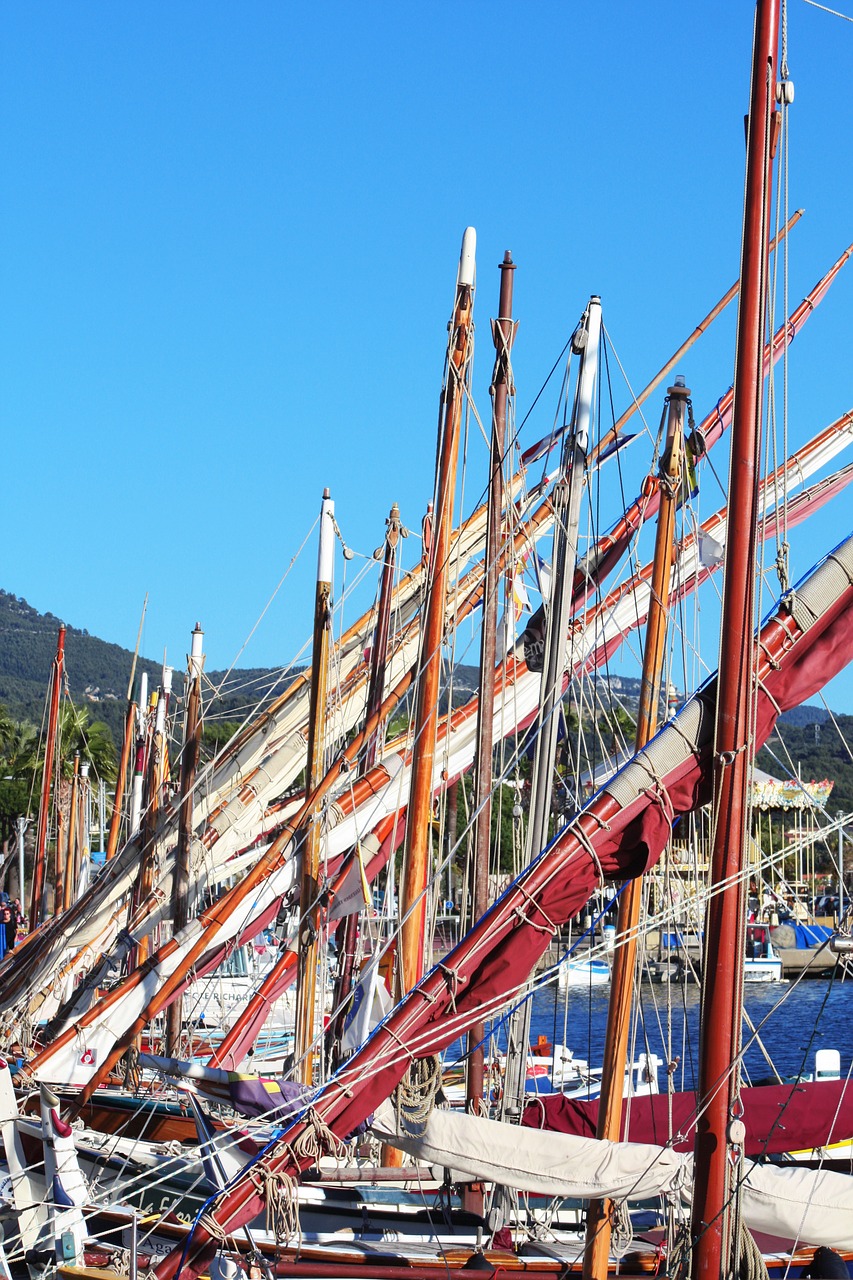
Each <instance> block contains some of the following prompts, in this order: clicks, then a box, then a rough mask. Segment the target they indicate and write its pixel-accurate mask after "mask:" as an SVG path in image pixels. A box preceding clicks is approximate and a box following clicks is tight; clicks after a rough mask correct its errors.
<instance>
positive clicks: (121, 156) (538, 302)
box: [0, 0, 853, 712]
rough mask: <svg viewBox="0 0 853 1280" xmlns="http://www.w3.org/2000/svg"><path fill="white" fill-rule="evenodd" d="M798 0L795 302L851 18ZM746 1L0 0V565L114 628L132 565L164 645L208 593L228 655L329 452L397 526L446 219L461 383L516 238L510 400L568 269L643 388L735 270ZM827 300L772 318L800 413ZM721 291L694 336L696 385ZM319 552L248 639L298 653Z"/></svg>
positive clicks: (104, 627)
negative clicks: (0, 465)
mask: <svg viewBox="0 0 853 1280" xmlns="http://www.w3.org/2000/svg"><path fill="white" fill-rule="evenodd" d="M842 3H844V4H846V0H838V5H837V6H833V7H842ZM791 4H792V7H791V13H790V64H791V73H792V76H793V78H794V81H795V84H796V91H797V96H796V102H795V106H794V108H793V112H792V130H791V183H790V198H791V207H792V208H794V207H796V206H798V205H803V206H805V207H806V210H807V214H806V217H805V218H804V219H803V221H802V222H801V224H800V226H799V227H798V228H797V230H796V233H795V235H794V236H793V237H792V243H791V300H792V303H793V302H795V301H796V300H798V299H799V298H800V297H801V296H802V295H803V293H804V292H805V291H806V290H807V289H808V288H809V287H810V286H811V285H812V283H813V282H814V281H815V280H816V279H817V278H818V277H819V276H820V275H821V274H822V273H823V271H824V270H825V268H826V267H827V266H828V265H829V263H830V262H832V261H833V260H834V258H835V257H837V256H838V254H839V253H840V251H841V250H842V249H843V248H844V247H845V246H846V245H847V243H848V242H849V241H850V240H853V219H851V217H850V208H851V195H853V191H851V177H850V166H849V138H850V132H851V128H850V127H851V105H850V94H849V69H850V65H851V54H853V24H848V23H846V22H842V21H840V20H839V19H838V18H834V17H831V16H830V15H829V14H827V13H824V12H820V11H819V10H817V9H815V8H812V7H808V6H807V5H806V4H805V3H803V0H791ZM847 7H850V6H849V5H848V6H847ZM851 12H853V8H851ZM751 30H752V6H751V4H749V3H748V0H743V2H742V3H734V2H733V0H724V2H723V3H720V4H717V5H712V6H702V7H701V8H700V7H699V6H694V5H684V4H683V3H657V4H654V5H638V4H635V3H629V2H627V0H622V2H620V3H599V4H592V5H577V6H574V5H568V4H565V3H562V4H559V3H553V2H552V0H542V2H540V3H537V4H535V5H524V6H520V5H510V4H506V3H500V2H497V3H496V2H491V3H484V2H471V3H467V4H465V5H458V4H457V5H451V4H448V3H443V2H441V0H437V2H434V3H431V4H426V5H414V4H405V3H404V4H399V3H398V4H390V3H385V4H360V5H355V4H351V3H349V4H344V3H320V4H317V5H314V6H308V5H295V4H286V3H271V2H270V3H253V2H252V0H247V2H244V3H241V4H239V5H236V4H225V3H215V2H211V0H205V3H203V4H202V3H191V2H189V0H185V2H183V3H181V4H177V5H176V4H166V3H162V2H158V0H149V3H147V4H145V5H130V4H116V3H109V4H108V3H80V4H75V5H69V4H65V3H40V4H38V5H27V4H23V3H20V2H19V3H10V4H7V5H5V6H3V8H2V11H0V59H2V63H1V64H0V146H2V155H1V156H0V163H2V173H3V193H2V198H0V240H2V257H1V258H0V260H1V261H2V277H0V287H1V288H2V300H3V307H2V319H0V326H2V341H0V365H2V368H0V377H2V401H0V404H2V417H3V425H4V433H3V434H4V440H5V451H4V480H5V483H4V486H3V496H4V503H3V514H4V537H3V545H4V548H5V553H6V554H5V557H4V562H3V568H2V573H0V586H2V587H4V588H5V589H7V590H10V591H13V592H15V593H16V594H18V595H23V596H25V597H26V598H27V599H28V600H29V601H30V603H32V604H33V605H35V606H36V607H38V608H40V609H43V610H51V611H53V612H54V613H56V614H58V615H60V616H62V617H64V618H65V619H66V620H67V621H68V622H70V623H73V624H75V625H78V626H85V627H88V629H89V630H90V631H91V632H93V633H95V634H98V635H100V636H103V637H104V638H106V639H110V640H114V641H117V642H119V643H121V644H124V645H127V646H132V645H133V642H134V639H135V635H136V627H137V622H138V617H139V611H140V607H141V603H142V599H143V596H144V594H145V592H146V591H148V592H149V593H150V606H149V613H148V620H147V623H146V629H145V634H144V640H143V650H144V652H145V653H146V654H147V655H148V656H151V657H159V656H160V655H161V654H162V651H163V648H164V646H165V647H167V648H168V651H169V654H170V658H171V660H173V661H174V662H176V663H178V664H181V663H182V662H183V654H184V653H185V651H186V648H187V644H188V635H189V631H190V629H191V627H192V625H193V623H194V622H195V620H196V619H197V618H198V619H200V620H201V621H202V623H203V625H204V627H205V630H206V632H207V652H208V664H209V665H210V666H213V667H224V666H227V665H229V664H230V662H231V661H232V659H233V658H234V656H235V654H236V653H237V651H238V650H239V649H240V646H241V645H242V644H243V641H244V639H245V637H246V635H247V633H248V632H249V630H250V628H251V627H252V625H253V624H254V622H255V620H256V618H257V617H258V615H259V613H260V611H261V609H262V607H263V605H264V603H265V602H266V600H267V598H268V596H269V595H270V593H271V592H272V591H273V589H274V588H275V585H276V583H277V582H278V581H279V579H280V578H281V576H282V574H283V573H284V571H285V569H286V567H287V565H288V563H289V561H290V559H291V557H292V556H293V555H294V553H295V552H296V551H297V549H298V547H299V545H300V544H301V543H302V541H303V539H304V538H305V536H306V534H307V533H308V531H309V530H310V528H311V525H312V523H313V521H314V519H315V516H316V512H317V508H318V504H319V499H320V495H321V492H322V489H323V486H324V485H329V486H330V488H331V490H332V493H333V496H334V497H335V499H336V502H337V512H338V520H339V523H340V525H341V528H342V530H343V533H344V536H345V537H346V539H347V541H348V542H349V543H351V545H352V546H353V547H354V548H355V549H356V550H357V551H358V552H359V553H365V554H369V553H370V552H371V551H372V550H373V548H374V547H375V546H376V545H377V544H378V543H379V541H380V540H381V534H382V529H383V524H384V519H385V516H386V514H387V511H388V508H389V505H390V503H391V502H392V501H394V500H396V501H398V502H399V503H400V506H401V510H402V513H403V517H404V519H405V520H406V521H407V522H408V523H409V524H411V525H412V526H413V527H415V528H417V527H418V526H419V522H420V516H421V513H422V510H423V507H424V504H425V502H426V499H427V497H428V495H429V492H430V490H431V486H432V470H433V461H434V447H435V446H434V433H435V421H436V408H437V396H438V391H439V385H440V378H441V367H442V359H443V346H444V341H445V325H446V322H447V318H448V313H449V308H450V304H451V301H452V290H453V281H454V274H455V267H456V257H457V254H458V247H459V240H460V236H461V232H462V230H463V228H464V226H465V225H466V224H468V223H472V224H474V225H475V226H476V227H477V230H478V233H479V253H478V264H479V267H478V297H477V316H478V324H479V330H478V332H479V360H478V364H477V373H476V381H475V393H476V397H477V401H478V404H479V406H480V410H481V412H482V413H483V414H484V416H485V415H486V414H487V412H488V394H487V388H488V383H489V375H490V372H491V364H492V348H491V342H490V339H489V332H488V323H487V321H488V318H489V316H490V315H492V314H493V313H494V309H495V302H496V296H497V270H496V267H497V263H498V262H499V260H500V258H501V256H502V254H503V251H504V249H505V248H510V249H512V251H513V253H514V256H515V259H516V261H517V263H518V264H519V269H518V272H517V274H516V314H517V315H518V316H519V317H520V320H521V327H520V330H519V336H518V342H517V347H516V355H515V370H516V378H517V384H518V404H519V416H521V414H523V413H524V412H525V410H526V407H527V406H528V405H529V403H530V401H531V400H532V398H533V396H534V395H535V393H536V391H537V390H538V389H539V386H540V383H541V381H542V378H543V376H544V374H545V372H546V371H547V370H548V368H549V367H550V365H551V363H552V361H553V360H554V358H555V357H556V355H557V353H558V352H559V350H560V349H561V347H562V345H563V343H564V341H565V339H566V337H567V335H568V333H569V332H570V330H571V328H572V327H573V325H574V323H575V321H576V320H577V318H578V316H579V314H580V312H581V310H582V308H583V305H584V302H585V300H586V298H587V297H588V295H589V294H590V293H591V292H599V293H600V294H601V295H602V298H603V307H604V318H605V324H606V325H607V328H608V331H609V333H610V335H611V338H612V340H613V343H614V345H615V348H616V350H617V351H618V353H619V356H620V357H621V359H622V361H623V363H624V364H625V366H626V369H627V371H628V374H629V376H630V378H631V379H632V381H633V383H634V384H635V385H636V386H642V385H643V384H644V383H645V381H646V380H647V379H648V377H649V376H650V375H651V373H652V372H654V370H655V369H656V368H657V367H658V366H659V365H660V364H661V363H662V362H663V360H664V359H666V357H667V356H668V355H669V354H670V352H671V351H672V350H673V349H674V348H675V346H677V345H678V343H679V342H680V341H681V339H682V338H683V337H684V336H685V335H686V334H687V332H689V330H690V329H691V328H692V327H693V325H695V323H696V322H697V321H698V320H699V319H700V317H701V316H702V315H703V314H704V313H705V311H706V310H707V309H708V308H709V307H710V305H711V304H712V303H713V302H714V301H715V300H716V298H717V297H718V296H719V295H720V294H721V293H722V292H723V290H724V288H725V287H726V286H727V285H728V284H729V283H730V282H731V280H733V279H734V278H735V276H736V274H737V264H738V250H739V236H740V220H741V200H742V182H743V150H744V148H743V115H744V111H745V109H746V102H747V89H748V74H749V58H750V53H749V46H750V40H751ZM851 317H853V266H851V267H848V269H847V274H846V275H842V277H841V278H840V279H839V282H838V283H837V284H836V286H835V289H834V290H833V292H832V294H831V295H830V297H829V298H828V299H827V301H826V302H825V303H824V304H823V306H822V307H821V308H820V310H819V311H818V312H817V313H816V315H815V317H814V318H813V319H812V321H811V322H810V324H809V326H808V327H807V330H806V331H805V332H804V334H803V335H802V336H801V337H800V338H799V339H798V341H797V343H796V344H795V346H794V348H793V349H792V354H791V436H792V440H793V441H794V442H796V443H799V442H801V441H802V440H804V439H805V438H806V437H807V436H808V435H810V434H811V433H812V432H813V431H814V430H817V428H818V427H820V426H821V425H824V424H825V423H827V422H829V421H830V420H831V419H832V418H834V417H836V416H837V415H838V414H840V413H841V412H842V411H844V410H845V409H847V408H850V407H851V406H853V385H851V377H850V369H851V361H850V342H849V333H850V322H851ZM733 323H734V313H733V312H732V314H731V315H730V316H729V317H727V319H726V320H724V321H723V322H721V323H720V325H719V326H718V328H717V329H716V330H715V331H714V333H713V334H712V335H710V336H709V337H708V338H707V339H706V340H705V341H703V343H701V344H700V346H699V347H698V348H697V349H696V351H695V353H694V354H693V355H692V356H691V357H690V359H689V361H688V362H687V363H686V364H685V368H684V372H685V373H686V374H687V376H688V379H689V381H690V384H691V386H692V387H693V390H694V398H695V402H696V409H697V414H698V415H699V416H701V415H702V414H703V413H704V412H706V411H707V409H708V408H709V407H710V406H711V405H712V404H713V403H714V402H715V400H716V398H717V396H718V395H719V394H720V393H721V392H722V391H723V390H725V388H726V387H727V386H728V385H729V383H730V381H731V369H732V328H733ZM615 394H616V400H617V404H616V409H617V411H618V410H620V409H621V408H623V407H624V405H625V403H626V400H627V395H626V393H625V391H624V387H622V386H620V385H619V384H618V382H617V384H616V393H615ZM659 405H660V401H659V400H658V401H657V402H655V403H654V404H653V405H652V406H650V409H649V418H650V420H654V422H655V423H656V421H657V417H658V415H659ZM553 407H554V406H553V397H550V398H545V399H544V400H543V404H542V409H541V412H540V413H539V414H538V415H537V417H536V418H535V420H533V421H531V423H530V424H529V426H528V427H527V428H526V429H525V437H524V440H525V443H529V442H530V441H532V440H533V439H536V438H537V437H538V436H539V435H541V434H543V433H544V432H546V431H547V430H548V428H549V425H550V417H551V414H552V412H553ZM724 448H725V447H724V446H721V451H722V449H724ZM481 455H482V450H481V448H480V446H479V445H475V446H474V447H473V448H472V468H473V466H474V465H475V464H476V465H479V464H480V463H481V460H482V458H481ZM640 461H642V460H640ZM718 465H721V466H722V467H723V469H724V467H725V459H724V458H721V460H720V463H719V464H718ZM472 474H473V472H472ZM468 484H469V490H468V492H469V496H470V495H471V494H472V493H473V492H474V489H475V488H476V489H477V490H479V482H478V481H475V480H473V479H472V480H469V482H468ZM714 505H716V504H715V502H713V501H711V500H710V499H709V502H708V505H707V506H706V508H705V510H706V512H708V511H710V510H712V509H713V506H714ZM850 511H851V499H850V498H849V497H848V498H842V499H841V500H840V502H836V504H835V507H834V508H833V510H832V512H831V513H829V514H828V515H827V516H825V517H822V518H821V519H820V520H819V521H817V522H815V525H814V526H813V527H810V528H809V533H808V536H807V537H806V538H805V539H803V538H800V539H798V541H797V546H796V558H795V567H796V569H797V571H798V572H801V571H803V570H805V569H806V568H807V567H808V566H809V564H810V563H811V561H812V560H813V558H814V555H815V553H816V550H818V549H822V548H823V547H825V546H828V545H829V543H830V542H831V541H833V540H838V538H840V537H841V536H843V534H844V533H846V532H847V531H848V530H849V528H850V526H851V524H853V521H851V519H850ZM314 561H315V552H314V548H313V545H311V546H310V548H309V550H308V552H307V553H306V554H305V555H304V556H303V559H302V561H300V563H299V564H298V565H297V567H296V568H295V569H294V571H293V573H292V574H291V575H290V576H289V578H288V579H287V582H286V583H285V585H284V587H283V588H282V591H281V592H280V594H279V596H278V597H277V599H276V601H275V603H274V605H273V606H272V608H271V609H270V610H269V612H268V614H267V615H266V617H265V619H264V621H263V623H262V624H261V626H260V627H259V628H258V630H257V633H256V635H255V636H254V638H253V640H252V643H251V644H250V645H249V647H248V648H247V649H246V651H245V653H244V654H243V656H242V658H241V665H252V666H255V665H257V666H261V665H275V664H280V663H284V662H286V661H287V660H288V659H290V658H291V657H292V655H293V654H294V653H295V652H296V651H297V649H298V648H299V646H300V644H301V643H302V641H303V639H304V638H305V636H306V635H307V634H308V631H309V626H310V606H311V591H312V588H311V578H312V574H313V566H314ZM361 563H362V561H361V560H360V559H357V560H356V561H355V562H353V566H352V567H351V568H350V570H349V572H350V574H352V573H353V572H355V568H356V567H357V566H358V565H360V564H361ZM831 698H832V701H833V704H834V705H835V706H836V707H838V708H839V709H841V710H845V711H848V712H850V711H853V677H851V676H850V675H845V676H843V677H842V678H840V679H839V680H838V681H836V682H835V684H834V686H833V688H832V690H831Z"/></svg>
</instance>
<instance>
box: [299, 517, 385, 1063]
mask: <svg viewBox="0 0 853 1280" xmlns="http://www.w3.org/2000/svg"><path fill="white" fill-rule="evenodd" d="M407 533H408V530H406V529H405V528H404V527H403V523H402V521H401V520H400V508H399V507H398V506H397V503H396V502H395V503H394V504H393V506H392V507H391V512H390V514H389V516H388V519H387V520H386V522H385V542H384V544H383V546H382V547H380V548H379V549H378V550H377V551H376V552H375V553H374V554H375V557H376V559H377V560H378V559H380V558H381V560H382V574H381V577H380V581H379V601H378V604H377V608H376V626H375V628H374V632H373V643H372V645H371V649H370V678H369V680H368V685H367V708H366V711H365V716H366V718H367V719H368V720H370V719H371V718H373V717H374V716H377V713H378V712H379V709H380V707H381V706H382V701H383V698H384V694H385V670H386V667H387V664H388V638H389V634H390V627H391V594H392V589H393V586H394V574H395V572H396V567H397V544H398V542H399V541H400V537H401V536H406V534H407ZM382 729H383V725H382V721H381V720H379V719H378V718H377V725H376V729H375V731H374V732H373V733H372V734H371V735H370V737H369V738H368V739H367V741H366V743H365V746H364V752H363V755H362V757H361V761H360V764H359V775H360V776H364V775H365V774H366V773H368V772H369V771H370V770H371V769H372V768H373V766H374V765H375V764H376V761H377V758H378V755H379V748H380V745H381V742H382ZM359 915H360V913H359V912H358V911H353V912H351V913H350V914H349V915H348V916H346V917H345V918H344V919H343V920H342V921H341V924H340V926H339V929H338V954H339V956H340V973H339V975H338V980H337V983H336V984H335V998H334V1002H333V1007H334V1008H335V1009H336V1010H337V1014H336V1015H335V1018H334V1021H333V1022H332V1024H331V1026H330V1028H329V1042H330V1045H329V1047H330V1053H331V1060H332V1065H333V1066H337V1065H338V1058H339V1056H340V1054H339V1046H340V1043H341V1036H342V1035H343V1033H344V1023H345V1019H346V1013H347V999H348V997H349V993H350V991H351V990H352V974H353V968H354V966H355V949H356V943H357V941H358V922H359ZM280 963H282V964H283V963H285V962H284V961H283V960H282V961H281V962H280Z"/></svg>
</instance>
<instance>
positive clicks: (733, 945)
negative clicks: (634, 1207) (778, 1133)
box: [691, 0, 779, 1280]
mask: <svg viewBox="0 0 853 1280" xmlns="http://www.w3.org/2000/svg"><path fill="white" fill-rule="evenodd" d="M778 35H779V0H758V4H757V7H756V20H755V43H754V48H753V62H752V88H751V94H750V107H749V124H748V130H747V162H746V194H745V201H744V218H743V245H742V249H741V270H740V280H741V293H740V304H739V308H738V324H737V349H736V355H735V376H734V411H733V421H732V446H731V464H730V470H729V526H728V527H729V538H728V546H727V551H726V568H725V582H724V585H723V620H722V630H721V640H720V646H721V652H720V671H719V685H718V688H719V695H718V702H717V719H716V740H715V754H714V809H713V812H714V823H713V829H714V843H713V854H712V863H711V874H712V882H711V883H712V894H711V897H710V899H709V904H708V909H707V915H706V921H705V946H706V950H705V962H704V973H705V980H704V988H705V990H704V1000H703V1006H702V1028H701V1034H700V1074H699V1090H698V1112H699V1117H700V1118H699V1121H698V1125H697V1129H696V1143H695V1148H694V1150H695V1187H694V1194H693V1215H692V1221H691V1239H692V1243H693V1275H694V1277H696V1278H697V1280H700V1278H701V1280H719V1278H720V1277H722V1276H723V1275H724V1274H728V1271H729V1262H730V1256H731V1245H732V1240H731V1233H730V1220H731V1215H730V1214H729V1213H728V1212H727V1209H728V1206H729V1204H730V1201H731V1198H732V1196H733V1194H734V1192H735V1186H734V1167H733V1164H732V1161H731V1160H730V1156H731V1155H732V1154H733V1153H734V1151H735V1149H736V1146H737V1140H738V1137H739V1134H738V1127H737V1125H736V1124H734V1125H733V1121H735V1119H736V1117H735V1115H734V1107H735V1103H736V1094H737V1082H738V1071H737V1067H736V1066H735V1065H734V1064H735V1063H736V1061H737V1057H738V1054H739V1051H740V1028H741V1015H742V991H741V983H742V971H741V962H740V953H741V951H742V936H743V917H744V894H743V877H742V870H743V853H744V845H745V839H746V821H747V784H748V780H749V779H748V773H749V763H750V761H749V747H750V738H751V716H750V709H751V706H752V702H753V696H754V691H753V676H754V661H755V651H754V647H753V617H752V615H753V608H754V584H755V549H756V536H757V533H756V523H757V506H758V503H757V498H758V470H759V460H760V444H761V414H762V389H763V382H764V378H763V345H764V317H765V303H766V295H767V252H768V225H769V220H770V193H771V185H772V184H771V174H772V166H773V159H772V149H773V142H774V136H775V135H774V130H773V128H772V125H773V115H774V112H775V93H776V56H777V44H778ZM722 886H725V888H720V891H718V892H714V891H713V890H714V888H715V887H722Z"/></svg>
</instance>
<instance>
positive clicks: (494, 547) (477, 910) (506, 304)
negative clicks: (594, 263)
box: [450, 250, 516, 1208]
mask: <svg viewBox="0 0 853 1280" xmlns="http://www.w3.org/2000/svg"><path fill="white" fill-rule="evenodd" d="M514 271H515V263H514V262H513V260H512V254H511V253H510V252H509V250H507V251H506V253H505V254H504V259H503V262H502V263H501V264H500V273H501V286H500V298H499V302H498V318H497V320H495V321H494V322H493V323H492V337H493V339H494V344H495V367H494V371H493V373H492V386H491V392H492V439H491V447H490V455H489V496H488V500H487V504H488V515H487V520H486V550H485V557H484V575H483V579H484V580H483V619H482V630H481V632H480V689H479V698H478V702H477V757H476V760H477V767H476V774H475V784H474V812H475V813H476V815H477V819H476V827H475V833H474V876H473V880H474V885H473V893H472V907H471V919H472V922H473V921H474V920H479V918H480V916H482V915H484V914H485V912H486V911H487V910H488V906H489V849H490V844H491V831H492V752H493V749H494V704H495V658H496V653H497V622H498V586H499V582H500V573H499V560H500V555H501V551H502V549H503V536H504V531H503V526H502V520H501V513H502V511H503V466H504V454H505V451H506V418H507V400H508V398H509V396H510V395H511V394H512V392H513V387H512V384H511V365H510V353H511V351H512V344H513V339H514V338H515V330H516V325H515V324H514V323H513V320H512V285H513V273H514ZM455 835H456V830H455V824H453V825H452V826H451V829H450V840H451V843H452V841H453V840H454V839H455ZM483 1035H484V1027H483V1024H482V1023H481V1022H478V1023H475V1024H474V1026H472V1027H471V1029H470V1031H469V1032H468V1072H467V1079H466V1107H467V1110H468V1111H472V1112H474V1114H477V1112H478V1111H479V1108H480V1106H481V1104H482V1099H483V1048H482V1040H483ZM467 1207H468V1208H470V1207H471V1206H470V1204H469V1205H468V1206H467Z"/></svg>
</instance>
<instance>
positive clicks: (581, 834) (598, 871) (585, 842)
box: [574, 824, 604, 887]
mask: <svg viewBox="0 0 853 1280" xmlns="http://www.w3.org/2000/svg"><path fill="white" fill-rule="evenodd" d="M574 835H575V836H576V837H577V840H578V842H579V843H580V844H581V845H582V846H583V848H584V849H586V851H587V853H588V854H589V856H590V857H591V858H592V864H593V866H594V867H595V876H596V880H597V886H598V885H602V884H604V868H603V867H602V865H601V859H600V858H599V856H598V854H597V853H596V852H595V848H594V847H593V843H592V841H591V840H590V838H589V836H588V835H587V834H586V832H585V831H584V830H583V828H582V827H581V825H580V824H578V827H577V830H576V831H575V832H574ZM597 886H596V887H597Z"/></svg>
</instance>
